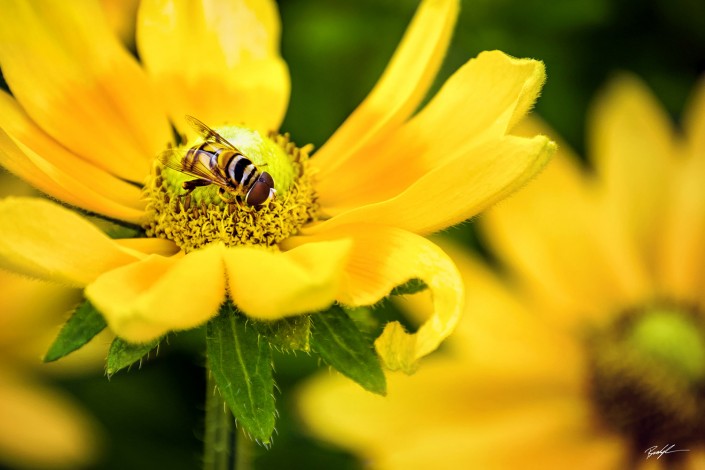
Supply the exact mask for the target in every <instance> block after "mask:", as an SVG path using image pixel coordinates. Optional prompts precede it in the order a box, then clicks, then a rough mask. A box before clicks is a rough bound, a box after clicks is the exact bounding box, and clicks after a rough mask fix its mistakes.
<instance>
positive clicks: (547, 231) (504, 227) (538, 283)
mask: <svg viewBox="0 0 705 470" xmlns="http://www.w3.org/2000/svg"><path fill="white" fill-rule="evenodd" d="M562 148H563V147H562ZM562 148H561V149H562ZM583 178H584V176H583V175H582V174H581V173H580V169H579V168H578V167H577V166H576V164H575V161H573V160H569V159H568V158H564V156H563V155H562V150H559V151H558V155H557V156H556V158H554V159H553V161H552V162H551V163H550V164H549V165H548V166H547V168H546V169H545V170H544V172H543V173H542V174H541V175H539V176H538V177H537V178H536V181H532V182H531V183H530V184H529V185H527V187H526V188H524V189H522V190H521V191H519V192H518V193H517V194H516V195H514V197H512V198H509V199H508V200H506V201H503V202H502V203H501V204H498V205H497V206H496V207H494V208H493V209H492V210H490V211H488V212H487V213H485V214H484V216H483V217H482V218H481V223H482V228H483V232H484V233H485V237H484V238H486V239H487V240H488V242H489V243H490V245H491V246H492V247H493V248H494V250H493V251H494V252H495V253H497V254H498V255H499V256H500V258H501V259H502V260H503V261H504V262H505V263H506V264H507V265H509V266H510V267H511V268H512V269H513V270H514V271H515V272H516V273H517V274H519V275H520V276H521V278H522V279H523V280H524V282H525V285H526V286H527V288H528V289H530V291H531V294H532V295H536V296H538V297H539V298H541V299H542V301H543V302H545V305H546V307H545V308H544V311H543V313H544V314H548V315H549V316H550V315H551V314H555V315H556V317H554V318H552V319H553V320H554V321H558V322H559V323H561V324H563V325H566V326H568V325H573V324H575V323H576V322H580V321H581V320H583V319H584V317H590V318H596V316H598V315H605V314H607V313H610V312H612V311H613V307H614V306H615V305H618V300H619V299H620V289H619V288H620V287H621V286H620V281H619V278H617V277H615V275H616V274H617V273H616V272H615V271H614V270H612V269H610V260H609V259H607V258H606V256H607V252H606V251H605V250H603V248H602V247H603V245H602V241H603V240H604V238H605V237H603V236H602V234H601V232H600V223H599V222H600V217H599V215H598V214H599V209H598V207H597V205H596V202H595V200H594V197H592V196H594V193H592V192H591V191H590V188H589V185H588V184H587V183H586V181H585V180H584V179H583ZM598 234H599V235H598Z"/></svg>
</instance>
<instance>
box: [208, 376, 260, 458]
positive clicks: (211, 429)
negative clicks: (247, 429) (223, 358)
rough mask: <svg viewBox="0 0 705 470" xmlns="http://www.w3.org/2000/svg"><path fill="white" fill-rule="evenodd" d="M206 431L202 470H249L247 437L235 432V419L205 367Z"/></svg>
mask: <svg viewBox="0 0 705 470" xmlns="http://www.w3.org/2000/svg"><path fill="white" fill-rule="evenodd" d="M207 374H208V380H207V385H206V387H207V388H206V433H205V446H204V454H203V468H204V470H236V469H237V470H250V469H251V468H252V465H251V464H252V461H251V452H250V451H251V449H250V448H249V447H250V446H249V444H250V442H249V439H248V437H247V436H245V435H243V434H242V432H238V430H237V428H236V426H235V418H234V417H233V414H232V412H231V411H230V408H229V407H228V405H227V404H226V403H225V401H224V400H223V396H222V395H221V394H220V390H218V386H217V385H216V383H215V378H214V377H213V374H212V373H211V372H210V369H208V370H207Z"/></svg>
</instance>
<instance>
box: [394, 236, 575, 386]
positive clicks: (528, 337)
mask: <svg viewBox="0 0 705 470" xmlns="http://www.w3.org/2000/svg"><path fill="white" fill-rule="evenodd" d="M434 238H435V241H436V242H438V244H439V246H441V248H442V249H443V250H444V251H445V252H446V253H447V254H448V255H449V256H450V257H451V259H452V260H453V262H454V263H455V265H456V266H457V267H458V270H459V271H460V274H461V276H462V279H463V284H464V286H465V309H464V315H463V316H462V318H461V320H460V322H459V323H458V326H457V327H456V329H455V331H454V332H453V334H452V335H451V336H450V337H449V338H448V339H447V340H446V342H445V343H444V347H445V348H446V349H445V350H446V351H450V353H451V354H453V356H454V357H457V359H456V361H458V362H460V361H464V363H463V364H460V363H458V364H457V365H456V367H458V368H467V369H468V370H472V371H473V374H475V376H476V379H475V380H476V381H480V382H482V381H485V380H496V378H497V376H498V374H499V372H498V371H501V374H502V375H503V376H506V377H511V378H512V379H513V380H523V379H526V380H537V379H538V378H539V377H546V378H549V379H550V380H551V382H552V383H554V384H558V383H560V384H561V387H562V388H563V389H564V390H569V389H572V390H575V391H576V392H577V391H579V390H581V387H582V386H583V383H582V381H583V377H584V376H585V373H586V370H585V364H584V357H583V356H584V353H583V352H582V344H580V343H579V342H578V341H576V340H575V339H574V338H573V337H571V336H569V335H567V334H566V332H565V331H563V330H560V329H558V328H547V327H546V322H545V321H544V320H545V317H546V314H547V312H544V311H543V310H541V309H536V311H533V310H532V307H533V305H532V304H531V302H529V300H528V299H526V298H525V297H524V296H522V295H521V292H520V290H519V289H518V288H516V286H509V285H508V284H507V283H506V282H505V280H503V279H502V278H501V277H500V276H498V275H497V274H496V273H495V272H494V271H492V270H491V269H490V268H489V267H488V266H487V265H486V264H484V263H482V262H480V261H479V260H478V259H476V258H475V257H474V256H472V255H471V253H470V252H469V251H468V250H467V248H466V247H461V246H459V245H456V244H453V243H450V241H449V240H447V239H445V238H443V237H440V236H439V237H434ZM424 297H426V296H425V295H420V294H417V295H414V296H402V297H401V298H399V300H398V301H397V303H398V304H399V305H400V307H401V308H403V309H404V311H405V312H406V313H408V314H410V316H411V318H412V319H418V318H423V317H424V316H425V312H427V311H428V308H429V307H428V303H429V300H428V299H426V298H424ZM558 356H560V357H561V361H559V362H557V361H555V360H554V358H555V357H558Z"/></svg>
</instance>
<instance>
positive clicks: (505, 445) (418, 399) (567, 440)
mask: <svg viewBox="0 0 705 470" xmlns="http://www.w3.org/2000/svg"><path fill="white" fill-rule="evenodd" d="M435 359H436V360H435V361H434V360H433V359H430V360H429V361H427V362H428V363H427V364H424V367H422V368H421V369H420V370H419V371H418V372H417V373H416V374H414V375H413V376H410V377H409V376H402V375H400V374H388V390H389V392H388V396H387V397H378V396H375V395H373V394H370V393H366V392H364V391H362V390H360V389H359V387H355V385H354V384H351V383H350V381H348V380H345V379H344V378H342V377H341V376H338V375H335V376H331V375H330V374H325V375H324V374H320V375H319V376H317V377H316V378H314V380H312V381H309V382H308V383H306V384H305V386H304V388H303V389H302V390H301V391H300V394H299V400H298V404H299V409H300V412H301V416H302V417H303V419H304V422H305V423H306V425H307V427H308V428H310V429H311V430H312V431H313V432H314V433H315V434H316V435H318V436H319V437H322V438H324V439H325V440H327V441H331V442H334V443H336V444H337V445H340V446H342V447H344V448H346V449H350V450H353V451H355V452H356V453H358V454H359V455H360V456H361V457H363V458H365V460H367V461H368V462H369V463H371V464H372V466H373V467H374V468H389V469H407V468H419V469H422V468H448V469H455V468H482V469H486V468H487V469H495V468H496V469H504V468H565V465H560V464H559V463H562V464H565V463H567V462H569V460H567V458H568V457H569V456H573V457H574V456H575V455H581V456H582V457H584V458H586V457H588V453H587V449H590V450H593V451H597V452H598V455H596V456H593V457H592V458H590V459H588V460H587V461H588V462H590V463H591V464H593V465H594V464H596V463H605V462H607V463H609V464H616V463H621V462H620V459H623V458H624V457H625V456H626V454H627V450H628V449H627V448H626V446H625V445H624V442H621V441H620V440H619V439H615V438H614V437H612V436H610V435H609V434H599V433H598V432H597V430H595V429H592V426H593V419H592V418H593V413H594V411H593V410H592V407H591V406H590V404H589V402H588V401H587V400H584V399H583V398H582V397H581V396H580V395H575V394H573V393H571V392H566V391H564V390H562V389H561V388H560V387H556V386H554V385H553V384H552V383H551V382H550V381H540V380H536V381H533V382H532V381H526V380H513V379H512V377H511V375H508V376H501V378H499V380H498V379H497V378H496V377H495V378H492V377H491V376H489V377H484V379H489V380H482V379H483V378H481V377H476V376H474V374H473V371H472V369H471V368H467V366H466V364H464V363H460V364H459V363H458V362H457V361H454V360H453V359H451V358H446V359H445V360H439V358H438V357H436V358H435ZM553 360H554V361H555V358H554V359H553ZM463 366H465V367H463ZM500 374H501V371H500ZM519 443H520V445H519ZM581 450H584V452H581ZM532 462H533V465H532ZM580 463H581V462H570V465H571V466H576V465H578V468H586V469H589V468H621V467H620V466H619V465H617V466H612V465H607V466H605V467H602V466H597V467H591V466H589V465H588V464H585V465H583V466H579V465H580ZM551 464H553V465H551ZM527 465H528V466H527Z"/></svg>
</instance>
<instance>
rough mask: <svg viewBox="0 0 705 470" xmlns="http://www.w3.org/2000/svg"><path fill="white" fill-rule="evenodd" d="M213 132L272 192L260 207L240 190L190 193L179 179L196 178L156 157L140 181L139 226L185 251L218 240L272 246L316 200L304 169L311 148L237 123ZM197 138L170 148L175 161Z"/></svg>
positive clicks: (313, 211)
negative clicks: (143, 219) (143, 212)
mask: <svg viewBox="0 0 705 470" xmlns="http://www.w3.org/2000/svg"><path fill="white" fill-rule="evenodd" d="M216 131H217V132H218V133H219V134H220V135H221V136H223V137H224V138H225V139H227V140H228V141H229V142H230V143H232V145H233V146H235V147H236V148H237V149H238V150H239V151H240V152H242V154H243V155H244V156H245V157H246V158H247V159H248V160H250V161H251V162H252V163H253V164H254V165H255V166H256V168H257V170H258V171H259V172H263V171H266V172H267V173H269V174H270V175H271V176H272V179H273V180H274V188H275V189H276V191H277V193H276V196H275V197H274V198H273V199H272V200H270V201H268V202H266V203H265V204H263V205H261V206H257V207H255V206H250V205H248V204H247V203H246V202H245V192H244V188H241V187H240V188H238V189H240V190H241V191H240V192H239V193H238V194H233V193H232V192H229V193H226V196H227V198H226V200H224V199H223V198H222V197H221V196H220V195H219V194H218V191H219V189H220V188H219V186H218V185H217V184H209V185H205V186H201V187H197V188H196V189H194V190H193V191H192V192H191V193H188V192H187V191H186V190H185V189H184V188H183V183H184V182H185V181H189V180H194V179H197V178H196V177H195V176H191V175H188V174H186V173H183V172H181V171H177V170H175V169H172V168H168V167H165V166H164V165H163V164H162V163H160V162H159V161H156V163H155V166H154V170H153V174H152V176H151V177H150V178H149V181H147V184H146V185H145V188H144V192H145V196H146V198H147V201H148V203H147V213H148V221H147V223H145V225H144V229H145V232H146V234H147V236H149V237H158V238H167V239H169V240H173V241H174V242H175V243H176V244H177V245H178V246H179V247H181V248H182V249H183V250H184V251H186V252H189V251H192V250H195V249H197V248H200V247H203V246H205V245H207V244H209V243H212V242H215V241H220V242H223V243H224V244H225V245H226V246H235V245H258V246H265V247H268V248H271V249H277V244H278V243H279V242H281V241H282V240H284V239H286V238H288V237H290V236H292V235H295V234H296V233H297V232H298V231H299V229H300V228H301V227H302V226H303V225H305V224H307V223H309V222H311V221H313V220H315V219H316V217H317V214H318V207H319V206H318V203H317V198H316V194H315V191H314V188H313V183H312V174H311V173H312V172H311V171H310V168H309V152H310V151H311V148H312V147H311V146H310V145H307V146H304V147H302V148H299V147H297V146H296V145H295V144H294V143H293V142H291V141H290V139H289V136H288V134H284V135H281V134H276V133H272V134H270V135H269V136H268V137H264V136H262V135H260V133H259V132H257V131H253V130H251V129H247V128H244V127H237V126H226V127H222V128H217V129H216ZM201 142H203V140H202V139H201V140H200V141H195V142H190V143H188V144H186V145H183V146H180V147H177V148H175V149H173V150H168V151H169V152H173V153H174V154H175V155H176V156H177V157H174V160H176V161H181V159H182V158H184V157H185V156H186V154H187V152H188V150H189V148H192V147H193V146H195V145H198V144H199V143H201Z"/></svg>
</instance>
